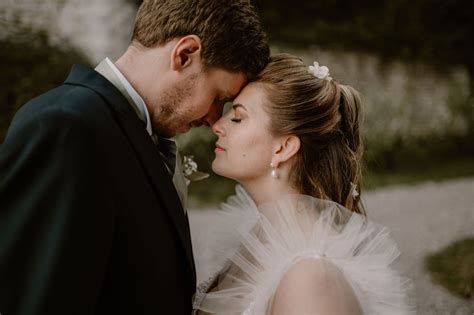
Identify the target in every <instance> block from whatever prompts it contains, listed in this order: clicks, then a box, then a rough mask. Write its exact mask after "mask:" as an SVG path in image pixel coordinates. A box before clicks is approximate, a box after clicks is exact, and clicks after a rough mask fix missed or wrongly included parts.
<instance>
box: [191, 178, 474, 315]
mask: <svg viewBox="0 0 474 315" xmlns="http://www.w3.org/2000/svg"><path fill="white" fill-rule="evenodd" d="M473 197H474V178H466V179H457V180H451V181H445V182H436V183H434V182H433V183H432V182H428V183H424V184H420V185H416V186H396V187H390V188H384V189H378V190H374V191H370V192H365V193H364V195H363V201H364V204H365V208H366V211H367V214H368V216H369V217H370V218H371V219H373V220H375V221H377V222H380V223H382V224H383V225H385V226H388V227H389V228H390V229H391V230H392V233H393V236H394V237H395V239H396V240H397V242H398V244H399V246H400V250H401V252H402V257H401V259H400V265H401V268H402V270H404V272H405V273H406V275H407V276H409V277H410V278H412V279H413V280H414V282H415V288H416V295H417V300H418V313H419V314H443V315H444V314H459V315H461V314H462V315H474V298H471V299H470V300H463V299H460V298H457V297H455V296H453V295H451V294H450V293H448V292H447V291H446V290H445V289H444V288H443V287H440V286H437V285H434V284H433V283H431V281H430V277H429V274H427V273H426V272H425V271H424V269H423V258H424V257H425V255H426V254H428V253H430V252H434V251H437V250H438V249H440V248H442V247H444V246H446V245H448V244H449V243H451V242H453V241H455V240H458V239H461V238H465V237H468V236H470V237H474V199H473ZM214 215H215V208H214V209H212V208H206V209H190V211H189V218H190V224H191V232H192V236H193V245H194V254H195V256H196V265H197V269H198V280H202V275H203V274H205V272H206V270H208V268H209V266H210V265H211V264H212V261H210V258H211V257H209V255H208V254H207V252H206V240H208V239H209V238H210V235H209V228H208V227H209V226H211V225H212V222H213V217H214ZM473 268H474V266H473Z"/></svg>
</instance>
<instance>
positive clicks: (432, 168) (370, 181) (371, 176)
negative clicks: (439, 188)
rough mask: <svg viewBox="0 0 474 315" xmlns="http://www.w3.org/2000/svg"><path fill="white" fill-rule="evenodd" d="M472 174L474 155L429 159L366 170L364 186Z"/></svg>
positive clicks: (473, 171) (377, 186)
mask: <svg viewBox="0 0 474 315" xmlns="http://www.w3.org/2000/svg"><path fill="white" fill-rule="evenodd" d="M471 176H474V157H457V158H456V157H455V158H451V159H449V160H444V161H443V160H440V161H435V160H430V161H425V162H419V163H416V164H412V165H406V166H399V167H397V168H396V169H392V170H379V171H373V170H370V169H368V170H366V171H365V173H364V188H365V189H366V190H371V189H375V188H380V187H385V186H393V185H400V184H417V183H421V182H424V181H442V180H447V179H453V178H462V177H471Z"/></svg>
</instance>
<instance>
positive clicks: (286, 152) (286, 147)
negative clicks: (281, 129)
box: [272, 135, 301, 167]
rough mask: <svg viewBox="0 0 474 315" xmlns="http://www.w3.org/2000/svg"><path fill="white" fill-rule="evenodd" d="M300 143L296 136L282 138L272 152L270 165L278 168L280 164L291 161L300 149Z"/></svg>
mask: <svg viewBox="0 0 474 315" xmlns="http://www.w3.org/2000/svg"><path fill="white" fill-rule="evenodd" d="M300 146H301V142H300V138H298V137H297V136H293V135H291V136H284V137H283V138H281V139H280V140H279V141H278V145H277V146H276V148H275V151H274V152H273V159H272V163H273V164H274V165H275V167H278V165H279V164H280V163H283V162H286V161H288V160H289V159H291V158H292V157H293V156H294V155H296V153H298V150H299V149H300Z"/></svg>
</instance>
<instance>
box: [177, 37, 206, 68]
mask: <svg viewBox="0 0 474 315" xmlns="http://www.w3.org/2000/svg"><path fill="white" fill-rule="evenodd" d="M201 51H202V45H201V39H200V38H199V36H196V35H187V36H184V37H182V38H181V39H179V40H178V42H177V43H176V45H175V46H174V48H173V49H172V50H171V55H170V58H171V64H170V67H171V69H172V70H175V71H181V70H183V69H184V68H186V67H189V66H190V65H191V64H193V63H196V62H200V61H201Z"/></svg>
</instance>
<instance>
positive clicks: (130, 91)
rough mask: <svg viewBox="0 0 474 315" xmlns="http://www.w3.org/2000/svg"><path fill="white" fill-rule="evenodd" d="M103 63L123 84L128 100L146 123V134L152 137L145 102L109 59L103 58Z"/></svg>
mask: <svg viewBox="0 0 474 315" xmlns="http://www.w3.org/2000/svg"><path fill="white" fill-rule="evenodd" d="M105 61H106V62H107V64H108V65H109V67H110V68H111V69H112V71H113V72H114V73H115V75H116V76H117V77H118V78H119V80H120V82H121V83H122V84H123V86H124V87H125V89H126V90H127V93H128V94H129V95H130V98H131V99H132V100H133V102H134V103H135V105H136V106H137V108H138V111H139V112H140V114H141V117H140V118H141V119H142V120H143V121H144V122H145V123H146V131H147V132H148V134H149V135H150V136H151V135H153V130H152V128H151V120H150V113H149V112H148V109H147V107H146V105H145V102H144V101H143V98H142V97H141V96H140V95H139V94H138V92H137V91H136V90H135V89H134V88H133V86H132V85H131V84H130V82H128V80H127V79H126V78H125V76H124V75H123V74H122V72H120V70H119V69H118V68H117V67H116V66H115V65H114V63H113V62H112V61H110V59H109V58H105Z"/></svg>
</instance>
